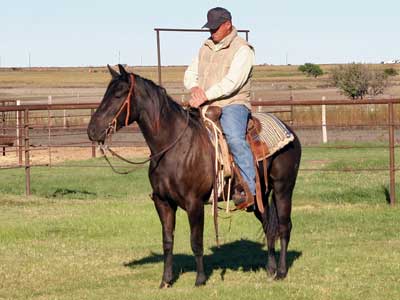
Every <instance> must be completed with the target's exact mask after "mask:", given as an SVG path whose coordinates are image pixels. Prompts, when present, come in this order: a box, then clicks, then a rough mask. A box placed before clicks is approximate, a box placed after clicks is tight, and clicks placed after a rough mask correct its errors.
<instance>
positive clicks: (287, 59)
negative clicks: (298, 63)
mask: <svg viewBox="0 0 400 300" xmlns="http://www.w3.org/2000/svg"><path fill="white" fill-rule="evenodd" d="M288 62H289V52H286V65H288Z"/></svg>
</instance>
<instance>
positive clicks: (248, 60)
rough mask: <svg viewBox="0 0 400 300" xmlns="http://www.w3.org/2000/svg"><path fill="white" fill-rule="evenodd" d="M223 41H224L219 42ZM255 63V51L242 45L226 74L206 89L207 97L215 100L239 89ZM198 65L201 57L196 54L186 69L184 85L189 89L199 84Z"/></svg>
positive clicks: (217, 48)
mask: <svg viewBox="0 0 400 300" xmlns="http://www.w3.org/2000/svg"><path fill="white" fill-rule="evenodd" d="M221 43H222V41H221V42H220V43H219V44H221ZM219 44H217V45H216V47H215V49H214V51H218V50H219V47H218V45H219ZM254 64H255V57H254V51H253V50H252V49H251V48H250V47H248V46H242V47H240V48H239V50H238V51H237V52H236V53H235V56H234V57H233V60H232V63H231V66H230V68H229V71H228V73H227V74H226V76H225V77H224V78H222V80H221V81H220V82H217V83H216V84H214V85H213V86H211V87H210V88H209V89H208V90H206V91H205V93H206V96H207V99H208V100H215V99H218V98H220V97H226V96H229V95H231V94H233V93H234V92H235V91H237V90H239V89H240V88H241V87H242V86H243V85H244V84H245V83H246V81H247V79H248V77H249V74H250V71H251V69H252V66H253V65H254ZM198 65H199V57H198V56H196V57H195V58H194V60H193V62H192V63H191V65H190V66H189V67H188V68H187V69H186V71H185V76H184V85H185V88H187V89H188V90H190V89H191V88H193V87H196V86H198V76H199V74H198Z"/></svg>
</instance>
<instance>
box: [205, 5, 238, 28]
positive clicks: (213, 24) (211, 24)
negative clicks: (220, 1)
mask: <svg viewBox="0 0 400 300" xmlns="http://www.w3.org/2000/svg"><path fill="white" fill-rule="evenodd" d="M230 20H232V16H231V13H230V12H229V11H228V10H227V9H225V8H223V7H215V8H212V9H210V10H209V11H208V13H207V23H206V24H204V26H203V27H202V28H204V27H205V28H209V29H217V28H218V27H219V26H221V24H222V23H224V22H225V21H230Z"/></svg>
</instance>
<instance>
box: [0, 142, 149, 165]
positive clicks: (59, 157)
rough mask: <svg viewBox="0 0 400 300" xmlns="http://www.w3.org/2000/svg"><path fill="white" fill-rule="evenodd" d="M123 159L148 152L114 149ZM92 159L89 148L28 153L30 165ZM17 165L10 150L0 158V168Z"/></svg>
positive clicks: (99, 154)
mask: <svg viewBox="0 0 400 300" xmlns="http://www.w3.org/2000/svg"><path fill="white" fill-rule="evenodd" d="M113 150H114V151H115V152H117V153H118V154H120V155H122V156H124V157H130V158H139V157H147V156H148V155H149V154H150V151H149V149H148V148H147V147H116V148H114V149H113ZM96 157H101V153H100V151H99V150H98V149H96ZM91 158H92V149H91V148H77V147H57V148H55V147H53V148H51V149H50V150H49V149H48V148H39V149H38V148H32V149H31V151H30V163H31V165H33V166H35V165H50V164H51V165H56V164H61V163H64V162H67V161H81V160H87V159H91ZM24 164H25V156H24V154H23V157H22V165H24ZM18 165H19V159H18V153H17V152H16V150H14V149H11V148H10V150H8V151H7V152H6V156H0V167H3V168H5V167H17V166H18Z"/></svg>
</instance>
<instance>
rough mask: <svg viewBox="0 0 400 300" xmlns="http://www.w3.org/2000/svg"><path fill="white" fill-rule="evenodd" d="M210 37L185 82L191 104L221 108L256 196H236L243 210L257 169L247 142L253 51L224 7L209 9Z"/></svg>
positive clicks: (231, 144)
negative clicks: (239, 34) (250, 194)
mask: <svg viewBox="0 0 400 300" xmlns="http://www.w3.org/2000/svg"><path fill="white" fill-rule="evenodd" d="M204 27H206V28H208V29H209V30H210V34H211V36H210V38H208V39H207V40H206V41H205V42H204V44H203V45H202V46H201V48H200V51H199V54H198V56H197V57H196V58H195V59H194V60H193V62H192V64H191V65H190V66H189V67H188V68H187V70H186V72H185V76H184V85H185V87H186V88H187V89H189V90H190V91H191V99H190V101H189V104H190V106H192V107H196V108H197V107H199V106H200V105H202V104H204V103H206V104H210V105H216V106H220V107H221V108H222V115H221V120H220V121H221V126H222V130H223V132H224V135H225V137H226V140H227V142H228V145H229V148H230V151H231V153H232V155H233V159H234V161H235V163H236V165H237V166H238V167H239V170H240V173H241V175H242V177H243V179H244V181H245V182H246V183H247V184H248V187H249V189H250V192H251V193H252V195H253V197H249V198H251V200H248V199H249V198H246V197H245V195H243V194H242V195H239V196H237V195H236V196H235V197H234V199H233V200H234V202H235V204H236V206H237V207H238V208H240V209H244V208H248V207H252V206H253V204H254V195H255V193H256V188H255V168H254V162H253V155H252V153H251V150H250V146H249V144H248V143H247V141H246V138H245V135H246V130H247V121H248V118H249V116H250V109H251V106H250V78H251V75H252V69H253V65H254V50H253V47H252V46H250V45H249V44H248V43H247V42H246V41H245V40H244V39H242V38H241V37H239V36H238V34H237V31H236V28H235V27H234V26H233V25H232V16H231V13H230V12H229V11H228V10H226V9H225V8H222V7H215V8H213V9H210V10H209V11H208V13H207V23H206V24H205V25H204V26H203V28H204Z"/></svg>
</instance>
